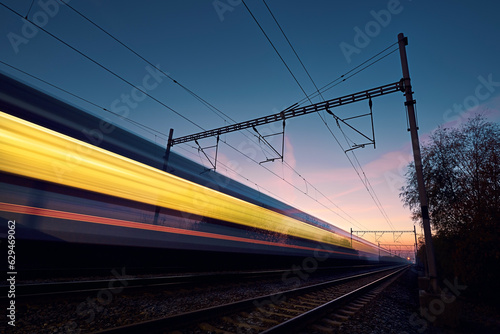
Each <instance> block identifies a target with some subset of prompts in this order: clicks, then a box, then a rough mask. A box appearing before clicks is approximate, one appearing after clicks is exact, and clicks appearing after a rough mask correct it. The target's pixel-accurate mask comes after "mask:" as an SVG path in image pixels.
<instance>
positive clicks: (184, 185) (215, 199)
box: [0, 111, 373, 252]
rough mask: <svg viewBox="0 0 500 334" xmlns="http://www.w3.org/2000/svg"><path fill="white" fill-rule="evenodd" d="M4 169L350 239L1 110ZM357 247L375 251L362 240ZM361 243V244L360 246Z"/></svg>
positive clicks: (295, 232) (299, 232) (276, 228)
mask: <svg viewBox="0 0 500 334" xmlns="http://www.w3.org/2000/svg"><path fill="white" fill-rule="evenodd" d="M0 130H1V132H0V168H1V170H2V171H4V172H8V173H13V174H17V175H21V176H25V177H30V178H35V179H40V180H45V181H49V182H53V183H58V184H63V185H67V186H71V187H75V188H80V189H85V190H89V191H93V192H97V193H101V194H106V195H111V196H115V197H120V198H125V199H129V200H133V201H138V202H142V203H147V204H151V205H155V206H156V205H158V206H161V207H165V208H169V209H174V210H178V211H184V212H188V213H191V214H195V215H199V216H203V217H210V218H214V219H220V220H225V221H229V222H232V223H236V224H241V225H245V226H250V227H255V228H259V229H264V230H268V231H272V232H278V233H283V234H288V235H292V236H296V237H300V238H305V239H309V240H315V241H321V242H324V243H329V244H333V245H341V246H346V245H349V240H348V239H347V238H345V237H343V236H339V235H337V234H335V233H333V232H328V231H325V230H323V229H321V228H318V227H316V226H312V225H309V224H307V223H304V222H301V221H299V220H297V219H294V218H291V217H288V216H285V215H282V214H280V213H277V212H274V211H272V210H269V209H265V208H262V207H260V206H257V205H254V204H252V203H248V202H245V201H243V200H240V199H238V198H235V197H232V196H229V195H227V194H224V193H221V192H218V191H215V190H213V189H210V188H207V187H204V186H201V185H199V184H196V183H194V182H191V181H188V180H185V179H182V178H179V177H177V176H174V175H171V174H169V173H166V172H163V171H161V170H158V169H155V168H153V167H151V166H148V165H145V164H143V163H140V162H137V161H134V160H132V159H129V158H126V157H123V156H120V155H118V154H115V153H113V152H110V151H106V150H104V149H102V148H99V147H96V146H93V145H90V144H88V143H85V142H82V141H79V140H76V139H74V138H71V137H69V136H66V135H63V134H61V133H58V132H56V131H52V130H50V129H46V128H44V127H41V126H39V125H36V124H33V123H30V122H28V121H25V120H22V119H20V118H17V117H14V116H12V115H9V114H6V113H4V112H1V111H0ZM356 244H357V245H356V246H355V248H356V249H359V248H363V250H365V251H371V252H373V250H371V249H370V247H369V246H367V245H363V244H361V243H358V242H356ZM358 244H359V246H360V247H357V246H358Z"/></svg>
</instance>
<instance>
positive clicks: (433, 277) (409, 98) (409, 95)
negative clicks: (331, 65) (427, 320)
mask: <svg viewBox="0 0 500 334" xmlns="http://www.w3.org/2000/svg"><path fill="white" fill-rule="evenodd" d="M398 42H399V54H400V57H401V67H402V70H403V80H404V87H405V92H404V95H405V96H406V102H405V105H406V107H407V112H408V120H409V123H410V135H411V142H412V148H413V159H414V163H415V172H416V175H417V184H418V195H419V199H420V207H421V210H422V211H421V212H422V224H423V226H424V236H425V250H426V255H427V265H428V269H429V284H430V288H431V289H432V290H433V291H432V292H434V293H437V292H438V285H437V271H436V261H435V257H434V246H433V244H432V234H431V224H430V218H429V206H428V200H427V194H426V191H425V184H424V174H423V170H422V157H421V154H420V143H419V140H418V128H417V122H416V118H415V100H414V99H413V92H412V88H411V84H410V71H409V69H408V60H407V58H406V45H408V38H407V37H405V36H404V35H403V34H402V33H400V34H399V35H398Z"/></svg>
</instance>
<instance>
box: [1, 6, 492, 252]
mask: <svg viewBox="0 0 500 334" xmlns="http://www.w3.org/2000/svg"><path fill="white" fill-rule="evenodd" d="M31 2H32V1H31V0H1V3H2V4H4V5H5V6H7V7H10V8H11V9H12V10H14V11H16V12H17V13H19V14H20V15H21V16H25V15H26V14H27V13H28V9H29V7H30V5H31ZM68 3H69V4H70V5H71V6H72V7H73V8H75V9H76V10H78V11H79V12H80V13H82V14H83V15H85V16H86V17H88V18H89V19H91V20H92V21H94V22H95V23H97V24H98V25H100V26H101V27H102V28H103V29H105V30H106V31H108V32H109V33H111V34H113V35H114V36H115V37H117V38H118V39H119V40H120V41H121V42H123V43H124V44H126V45H128V46H129V47H131V48H132V49H133V50H135V51H136V52H138V53H139V54H140V55H142V56H143V57H144V58H146V59H148V60H149V61H150V62H151V63H153V64H155V65H157V66H158V67H159V68H161V69H162V70H163V71H165V72H167V73H168V74H169V75H170V76H171V77H172V78H174V79H175V80H176V81H177V82H179V83H181V84H182V85H184V86H185V87H187V88H189V89H190V90H191V91H193V92H194V93H196V94H197V95H199V96H201V97H202V98H203V99H205V100H206V101H208V102H209V103H210V104H212V105H213V106H215V107H216V108H218V109H219V110H220V111H222V112H223V113H224V114H226V115H227V116H229V117H230V118H232V119H233V120H235V121H237V122H240V121H245V120H249V119H253V118H256V117H260V116H265V115H269V114H272V113H277V112H279V111H280V110H282V109H283V108H285V107H288V106H289V105H291V104H293V103H296V102H298V101H300V100H302V99H303V98H304V94H303V92H302V91H301V89H300V88H299V86H298V85H297V83H296V82H295V81H294V79H293V78H292V76H291V75H290V73H289V72H288V70H287V69H286V68H285V66H284V65H283V63H282V62H281V60H280V59H279V58H278V56H277V54H276V53H275V51H274V50H273V49H272V47H271V45H270V44H269V42H268V41H267V40H266V38H265V36H264V35H263V33H262V32H261V31H260V29H259V27H258V26H257V24H256V23H255V21H254V20H253V18H252V17H251V15H250V13H249V12H248V10H247V9H246V7H245V5H244V4H243V3H242V2H241V1H238V0H220V1H147V2H137V1H101V0H99V1H98V0H90V1H83V0H72V1H70V2H68ZM246 4H247V5H248V7H249V8H250V9H251V11H252V13H253V14H254V16H255V17H256V18H257V20H258V21H259V23H260V24H261V26H262V28H263V29H264V30H265V32H266V33H267V34H268V36H269V38H270V39H271V40H272V42H273V43H274V45H275V47H276V48H277V49H278V51H279V52H280V54H281V56H282V57H283V59H284V60H285V61H286V63H287V64H288V66H289V67H290V69H291V70H292V72H293V73H294V75H295V76H296V78H297V80H298V81H299V83H300V84H301V85H302V87H303V89H304V90H305V91H306V92H307V93H308V94H310V93H313V92H314V90H315V88H314V86H313V84H312V83H311V81H310V79H309V78H308V76H307V74H306V73H305V72H304V70H303V68H302V67H301V65H300V63H299V62H298V61H297V59H296V57H295V55H294V54H293V52H292V51H291V49H290V47H289V46H288V44H287V43H286V40H285V39H284V37H283V35H282V34H281V32H280V31H279V29H278V27H277V26H276V24H275V23H274V20H273V19H272V17H271V15H270V14H269V12H268V11H267V9H266V7H265V5H264V2H263V1H261V0H247V1H246ZM267 4H268V6H269V8H270V9H271V10H272V12H273V14H274V15H275V17H276V19H277V20H278V22H279V23H280V25H281V27H282V28H283V30H284V31H285V33H286V35H287V37H288V38H289V40H290V41H291V43H292V45H293V47H294V48H295V50H296V52H297V53H298V54H299V56H300V57H301V60H302V62H303V63H304V65H305V66H306V68H307V70H308V71H309V74H310V75H311V77H312V78H313V79H314V81H315V83H316V85H317V86H318V87H323V86H325V85H326V84H328V83H330V82H332V81H333V80H335V79H337V78H338V77H339V76H341V75H343V74H345V73H347V72H348V71H350V70H351V69H353V68H354V67H356V66H358V65H359V64H361V63H362V62H364V61H365V60H367V59H369V58H371V57H372V56H374V55H376V54H377V53H378V52H380V51H382V50H383V49H385V48H386V47H388V46H390V45H391V44H393V43H395V42H396V41H397V35H398V33H400V32H402V33H404V34H405V36H407V37H408V39H409V45H408V46H407V53H408V61H409V67H410V75H411V78H412V85H413V90H414V93H415V95H414V97H415V99H416V101H417V111H418V119H419V127H420V136H421V138H422V139H423V140H425V138H426V136H427V135H428V134H429V133H430V132H432V131H433V130H434V129H435V128H436V127H437V126H440V125H445V124H447V125H452V126H456V125H458V124H460V122H462V121H463V120H464V119H466V118H467V117H468V116H469V115H471V114H473V113H475V112H482V113H484V114H485V115H486V116H487V117H488V119H489V120H491V121H495V122H497V121H498V120H499V119H500V112H499V111H500V70H499V66H498V59H500V44H499V43H498V41H499V37H500V36H499V33H500V23H499V21H498V13H499V9H500V4H498V3H497V2H494V1H488V2H481V4H479V3H478V2H477V1H449V0H447V1H440V2H438V3H436V2H431V1H417V0H413V1H408V0H401V1H393V0H391V1H326V0H318V1H310V2H307V3H306V2H304V1H290V0H288V1H284V0H283V1H273V0H267ZM0 17H1V23H0V35H1V38H0V50H1V53H0V60H1V61H2V62H3V63H0V71H2V72H3V73H7V74H9V75H11V76H13V77H16V78H19V79H20V80H22V81H25V82H28V83H30V84H32V85H33V86H35V87H38V88H40V89H43V90H45V91H47V92H49V93H51V94H53V95H56V96H58V97H60V98H61V99H64V100H67V101H69V102H70V103H73V104H75V105H77V106H80V107H81V108H84V109H85V110H88V111H89V112H91V113H94V114H97V115H99V116H101V117H106V118H108V119H109V120H111V121H112V122H114V123H116V124H118V125H120V126H122V127H126V128H129V129H130V130H131V131H134V132H137V133H139V134H140V135H142V136H144V137H147V138H149V139H151V140H153V141H156V142H157V143H158V144H161V145H164V138H161V137H160V136H156V137H155V136H154V135H152V134H151V133H148V132H145V131H143V130H141V129H140V128H137V127H135V126H133V125H131V124H130V123H128V122H125V121H123V120H122V119H120V118H118V117H115V116H112V115H110V114H108V113H106V112H104V111H102V109H100V108H97V107H95V106H93V105H91V104H88V103H86V102H84V101H82V100H79V99H75V98H74V97H72V96H71V95H68V94H66V93H64V92H61V91H59V90H57V89H54V88H52V87H50V86H47V85H46V84H44V83H42V82H40V81H37V80H35V79H33V78H31V77H29V76H27V75H26V74H23V73H21V72H19V71H17V70H15V69H13V68H12V67H9V66H7V65H5V64H8V65H10V66H13V67H16V68H18V69H21V70H22V71H25V72H27V73H29V74H31V75H33V76H36V77H38V78H41V79H43V80H45V81H47V82H50V83H51V84H54V85H56V86H59V87H61V88H64V89H65V90H67V91H69V92H71V93H73V94H76V95H78V96H80V97H82V98H84V99H86V100H89V101H91V102H93V103H95V104H97V105H99V106H101V107H105V108H108V109H111V110H115V111H119V112H121V113H122V114H123V113H125V114H126V115H127V117H129V118H130V119H132V120H134V121H137V122H140V123H142V124H144V125H146V126H148V127H150V128H153V129H155V130H157V131H159V132H162V133H164V134H167V133H168V131H169V129H170V128H173V129H174V131H175V132H174V137H177V136H182V135H187V134H191V133H194V132H199V131H200V127H202V128H204V129H207V130H208V129H212V128H215V127H220V126H224V125H227V124H230V123H231V121H230V119H228V118H227V117H226V116H223V115H222V116H221V117H219V116H218V115H216V113H214V112H213V111H211V110H209V109H208V108H207V107H206V106H204V105H203V104H202V103H200V102H199V101H198V100H196V99H195V98H193V96H192V95H190V94H189V93H188V92H186V91H185V90H184V89H182V88H180V87H179V85H177V84H176V83H174V82H172V80H170V79H169V78H167V77H165V76H163V75H162V74H161V73H159V72H158V71H156V70H155V69H153V68H151V67H150V66H149V65H148V64H147V63H144V62H143V61H142V60H140V59H139V58H138V57H136V56H135V55H134V54H132V53H131V52H129V51H128V50H127V49H125V48H124V47H123V46H121V45H120V44H118V43H117V42H115V41H113V40H112V39H111V38H109V37H108V36H106V35H105V34H104V33H103V32H101V31H99V30H98V29H97V28H95V27H93V26H92V25H91V24H89V23H88V22H86V21H85V20H84V19H82V18H81V17H80V16H79V15H78V14H76V13H75V12H73V11H72V10H71V9H69V8H67V7H66V6H64V5H62V4H61V2H59V1H58V0H47V1H43V0H42V1H34V3H33V6H32V8H31V10H30V11H29V15H28V17H29V18H30V20H32V21H34V22H37V23H38V24H40V25H41V26H43V28H44V29H46V30H47V31H49V32H50V33H52V34H54V35H55V36H57V37H58V38H60V39H61V40H63V41H65V42H66V43H68V44H70V45H71V46H72V47H74V48H76V49H78V50H79V51H80V52H82V53H84V54H85V55H87V56H88V57H90V58H92V59H94V60H95V61H96V62H98V63H100V64H101V65H103V66H104V67H106V68H108V69H110V70H111V71H113V72H115V73H117V74H118V75H119V76H121V77H123V78H124V79H126V80H127V81H128V82H130V83H132V84H134V85H137V86H143V87H146V88H147V91H148V93H149V94H150V95H151V96H153V97H154V98H155V99H157V100H158V101H161V102H162V104H160V103H158V102H157V101H154V100H153V99H150V98H147V97H144V96H141V95H140V94H136V95H134V93H137V92H136V91H134V90H133V87H131V86H130V85H128V84H127V83H125V82H124V81H122V80H120V79H118V78H117V77H115V76H113V75H112V74H110V73H109V72H107V71H106V70H104V69H103V68H102V67H99V66H98V65H96V64H95V63H93V62H91V61H89V60H88V59H87V58H85V57H83V56H82V55H81V54H79V53H77V52H75V51H74V50H72V49H70V48H69V47H67V46H65V45H63V44H62V43H61V42H59V41H57V40H55V39H54V38H53V37H51V36H49V35H48V34H46V33H45V32H43V31H40V30H38V29H36V28H35V29H33V27H32V26H31V25H29V24H28V23H26V21H25V20H24V19H22V18H21V17H19V16H17V15H16V14H14V13H13V12H12V11H10V10H8V9H6V8H5V7H3V6H0ZM346 50H348V51H346ZM391 50H392V49H391ZM401 76H402V75H401V65H400V60H399V54H398V52H395V53H393V54H391V55H389V56H388V57H386V58H384V59H382V60H381V61H379V62H377V63H376V64H374V65H373V66H370V67H368V68H367V69H366V70H363V71H361V72H360V73H358V74H356V75H355V76H353V77H352V78H349V79H348V80H346V81H345V82H343V83H342V84H339V85H336V86H335V87H334V88H332V89H330V90H328V91H326V92H325V93H324V94H323V96H324V98H325V99H330V98H334V97H338V96H342V95H345V94H349V93H354V92H357V91H361V90H364V89H368V88H373V87H377V86H380V85H384V84H388V83H392V82H395V81H398V80H399V79H400V78H401ZM124 96H125V97H127V96H128V100H126V99H125V98H124ZM134 96H135V97H134ZM127 101H128V102H127ZM319 101H320V100H318V99H314V100H313V102H319ZM307 103H308V102H307ZM403 103H404V97H403V96H402V94H399V93H396V94H391V95H388V96H383V97H379V98H376V99H374V100H373V112H374V124H375V137H376V143H377V148H376V149H375V150H374V149H373V148H372V147H366V148H364V149H359V150H356V151H355V154H356V158H357V159H358V161H359V163H360V164H361V165H362V167H363V169H362V171H361V170H358V172H359V173H361V175H362V176H363V174H362V173H363V171H364V173H365V175H366V176H367V178H368V179H369V180H370V183H371V185H372V187H373V189H374V191H375V193H376V195H377V196H378V199H379V201H380V203H381V204H382V206H383V208H384V210H385V213H386V214H387V216H388V217H389V222H388V221H387V219H386V218H384V216H383V214H382V213H381V212H380V210H379V209H378V208H377V206H376V205H375V203H374V201H373V199H372V198H371V196H370V194H369V193H368V191H367V189H366V188H365V186H364V185H363V183H362V181H361V180H360V177H359V176H358V175H357V174H356V171H355V170H354V169H353V168H352V166H351V165H350V163H349V160H348V159H347V158H346V156H345V154H344V153H343V151H342V149H341V148H340V147H339V145H338V144H337V143H336V141H335V139H334V138H333V136H332V135H331V134H330V132H329V130H328V129H327V127H326V126H325V125H324V124H323V122H322V121H321V119H320V118H319V117H318V115H308V116H303V117H299V118H295V119H290V120H289V121H287V125H286V137H285V161H286V164H282V163H281V161H279V162H274V163H267V164H265V167H267V168H268V169H270V170H272V171H273V172H274V173H275V174H278V175H279V176H280V177H276V176H274V175H272V174H271V173H269V171H267V170H265V169H264V168H262V167H261V166H259V165H258V164H255V163H254V162H252V161H249V160H248V159H247V158H246V157H245V156H243V155H241V154H240V153H238V152H236V151H235V150H234V149H232V148H231V147H229V146H227V145H225V144H221V146H220V148H219V158H220V160H219V161H220V165H219V169H218V170H219V172H222V173H226V174H228V175H230V176H232V177H234V178H235V179H237V180H238V181H240V182H244V183H247V184H250V185H251V186H254V187H256V188H259V189H260V190H262V191H269V192H270V193H271V195H273V196H276V197H278V198H280V199H282V200H284V201H286V202H288V203H290V204H292V205H294V206H297V207H299V208H301V209H303V210H306V211H308V212H310V213H312V214H314V215H317V216H318V217H320V218H323V219H325V220H327V221H329V222H331V223H333V224H335V225H337V226H339V227H341V228H344V229H346V230H349V229H350V228H351V227H353V228H354V229H358V230H359V229H370V230H372V229H378V230H390V229H392V228H395V229H403V230H411V229H413V223H412V222H411V220H410V218H409V211H408V209H406V208H403V207H402V205H401V201H400V199H399V197H398V194H399V190H398V188H399V187H400V186H401V185H402V180H403V179H402V175H403V174H404V172H405V166H406V164H407V162H408V161H409V159H410V154H411V151H410V145H409V143H410V138H409V133H408V132H407V131H406V117H405V110H404V106H403ZM165 105H167V106H168V107H170V108H172V109H174V110H175V111H176V112H177V113H179V114H181V115H183V116H184V117H185V118H183V117H180V116H178V115H177V114H175V113H174V112H172V111H171V110H169V109H167V108H166V107H165ZM332 111H333V112H335V113H337V114H338V115H339V116H341V117H348V116H350V115H355V114H356V113H358V114H359V113H365V112H368V103H367V102H366V101H364V102H360V103H356V104H353V105H351V106H349V107H345V108H337V109H335V110H332ZM322 116H323V117H324V118H325V119H326V120H327V123H328V125H329V126H330V128H331V129H332V131H333V132H334V134H335V135H336V136H337V138H339V141H340V142H341V143H342V145H343V146H346V145H347V144H346V142H345V140H344V137H343V135H342V134H341V132H340V131H339V129H338V127H337V126H336V124H335V122H334V121H333V120H332V119H331V117H329V116H328V114H324V113H323V114H322ZM186 119H189V120H191V122H189V121H187V120H186ZM193 123H195V124H196V125H195V124H193ZM197 125H198V126H197ZM355 125H356V126H357V127H359V128H360V129H362V130H363V131H369V132H370V131H371V128H370V124H369V120H368V119H367V120H364V119H363V120H360V121H358V122H356V123H355ZM259 131H260V132H262V133H264V134H268V133H273V132H280V131H281V124H280V123H278V124H272V125H268V126H264V127H262V128H259ZM346 134H347V135H348V136H349V138H351V139H352V140H354V141H358V138H356V136H355V135H354V134H353V133H349V132H348V131H347V130H346ZM249 138H252V140H250V139H249ZM270 139H271V138H270ZM223 140H224V141H227V142H228V143H229V144H230V145H232V146H233V147H236V148H238V149H239V150H240V151H244V152H246V153H247V154H249V155H251V156H252V157H254V158H255V159H256V160H258V161H262V160H265V159H266V154H264V153H263V152H262V151H261V150H260V148H259V147H258V145H256V144H255V142H254V141H253V140H254V139H253V135H252V134H250V133H248V132H245V133H234V134H228V135H225V136H224V137H223ZM272 140H273V143H275V144H276V145H277V146H280V145H281V142H280V139H278V138H277V137H273V139H272ZM213 144H214V141H213V140H212V141H211V140H210V139H206V140H204V141H203V143H202V145H206V146H209V145H213ZM193 145H194V144H189V145H179V147H174V149H173V150H174V151H175V152H177V153H179V154H183V155H185V156H187V157H189V158H190V159H193V160H195V161H197V162H202V163H204V164H208V163H207V162H206V161H205V160H203V159H202V158H201V157H200V155H199V153H198V151H197V150H196V149H194V148H192V147H193ZM267 157H269V154H267ZM350 157H352V156H350ZM352 159H354V158H352ZM289 166H292V167H293V168H294V169H295V170H296V171H297V172H298V174H297V173H296V172H294V171H292V170H291V169H290V168H289ZM234 171H237V173H238V174H240V175H244V176H245V178H246V179H248V180H246V179H243V178H241V177H240V176H239V175H238V174H235V172H234ZM299 174H300V176H299ZM282 178H284V179H286V180H287V181H288V182H290V183H292V184H294V185H295V187H297V188H299V189H300V190H297V189H296V188H293V187H290V186H289V184H288V183H287V182H284V181H283V180H282ZM304 179H305V180H307V182H306V181H304ZM255 184H257V185H258V186H255ZM313 186H314V187H313ZM314 188H316V189H317V190H319V191H320V192H321V194H320V193H318V192H317V191H316V190H315V189H314ZM304 193H306V194H307V195H308V196H306V195H304ZM323 195H325V196H326V197H327V198H324V197H323ZM318 202H319V203H322V205H320V204H319V203H318ZM333 203H334V204H333ZM325 206H327V207H328V208H329V209H326V208H325ZM336 206H338V207H340V208H341V209H342V211H339V209H338V207H336ZM346 213H347V214H348V216H347V215H346ZM367 239H369V240H371V241H373V237H369V236H367ZM410 240H411V239H410ZM385 241H386V242H389V243H390V242H392V241H393V240H392V237H390V238H386V240H385Z"/></svg>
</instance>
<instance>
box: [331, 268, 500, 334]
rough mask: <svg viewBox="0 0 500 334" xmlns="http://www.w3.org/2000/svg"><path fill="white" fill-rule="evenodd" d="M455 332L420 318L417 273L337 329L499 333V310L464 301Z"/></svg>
mask: <svg viewBox="0 0 500 334" xmlns="http://www.w3.org/2000/svg"><path fill="white" fill-rule="evenodd" d="M456 302H457V303H460V304H461V307H460V309H461V311H460V322H459V324H458V325H457V327H455V328H450V327H444V326H439V327H438V326H434V324H433V323H431V322H429V321H427V320H426V319H425V318H423V317H420V314H419V311H418V310H419V307H420V306H419V299H418V285H417V273H416V271H414V270H408V271H406V273H405V274H403V275H402V276H401V277H400V278H399V279H398V280H397V281H396V282H394V283H393V284H392V285H391V286H389V287H388V288H387V289H385V290H384V291H382V292H381V293H380V294H379V295H378V296H377V297H375V299H374V300H372V301H371V302H370V303H369V304H367V305H366V306H365V307H363V309H361V310H360V311H359V312H357V313H356V314H355V315H353V316H352V317H351V318H350V319H349V320H348V321H347V322H346V323H344V324H342V326H341V327H340V328H339V332H340V333H359V334H368V333H370V334H376V333H377V334H378V333H380V334H389V333H398V334H405V333H408V334H409V333H420V334H422V333H424V334H444V333H446V334H448V333H449V334H465V333H485V334H486V333H488V334H491V333H500V315H499V310H498V309H497V310H495V308H493V307H491V306H485V305H477V304H475V303H471V302H468V301H464V300H457V301H456Z"/></svg>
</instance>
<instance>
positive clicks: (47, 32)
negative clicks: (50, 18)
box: [0, 3, 204, 130]
mask: <svg viewBox="0 0 500 334" xmlns="http://www.w3.org/2000/svg"><path fill="white" fill-rule="evenodd" d="M0 5H2V6H3V7H4V8H6V9H7V10H9V11H10V12H12V13H14V14H15V15H17V16H19V17H21V18H22V19H23V20H26V21H28V22H29V23H31V24H33V25H34V26H36V27H37V28H38V29H40V30H42V31H43V32H45V33H46V34H47V35H49V36H51V37H52V38H54V39H56V40H57V41H58V42H60V43H62V44H64V45H65V46H67V47H68V48H70V49H71V50H73V51H75V52H76V53H78V54H79V55H81V56H82V57H84V58H86V59H88V60H89V61H91V62H92V63H94V64H96V65H97V66H99V67H100V68H102V69H103V70H105V71H106V72H108V73H110V74H112V75H113V76H115V77H116V78H118V79H120V80H121V81H123V82H125V83H126V84H128V85H129V86H131V87H132V88H135V89H137V90H138V91H139V92H141V93H143V94H145V95H146V96H148V97H149V98H151V99H152V100H154V101H156V102H157V103H159V104H161V105H162V106H164V107H165V108H167V109H168V110H170V111H172V112H173V113H175V114H176V115H178V116H179V117H181V118H183V119H184V120H186V121H188V122H189V123H191V124H193V125H194V126H196V127H198V128H200V129H202V130H204V129H203V128H202V127H201V126H199V125H198V124H196V123H195V122H193V121H192V120H190V119H189V118H187V117H186V116H184V115H182V114H181V113H179V112H178V111H176V110H174V109H173V108H171V107H169V106H168V105H166V104H165V103H163V102H162V101H160V100H158V99H157V98H155V97H154V96H152V95H151V94H149V93H148V92H147V91H145V90H143V89H141V88H139V87H137V86H135V85H134V84H132V83H131V82H130V81H128V80H126V79H125V78H123V77H122V76H120V75H118V74H116V73H115V72H113V71H112V70H110V69H109V68H107V67H106V66H104V65H102V64H101V63H99V62H98V61H96V60H94V59H92V58H91V57H89V56H87V55H86V54H85V53H83V52H81V51H80V50H78V49H77V48H75V47H73V46H71V45H70V44H68V43H66V42H65V41H63V40H62V39H60V38H59V37H57V36H56V35H54V34H52V33H51V32H49V31H48V30H46V29H44V28H43V27H41V26H39V25H38V24H36V23H35V22H32V21H30V20H29V19H28V18H24V17H23V16H22V15H21V14H19V13H18V12H16V11H15V10H13V9H12V8H10V7H8V6H6V5H5V4H3V3H0Z"/></svg>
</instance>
